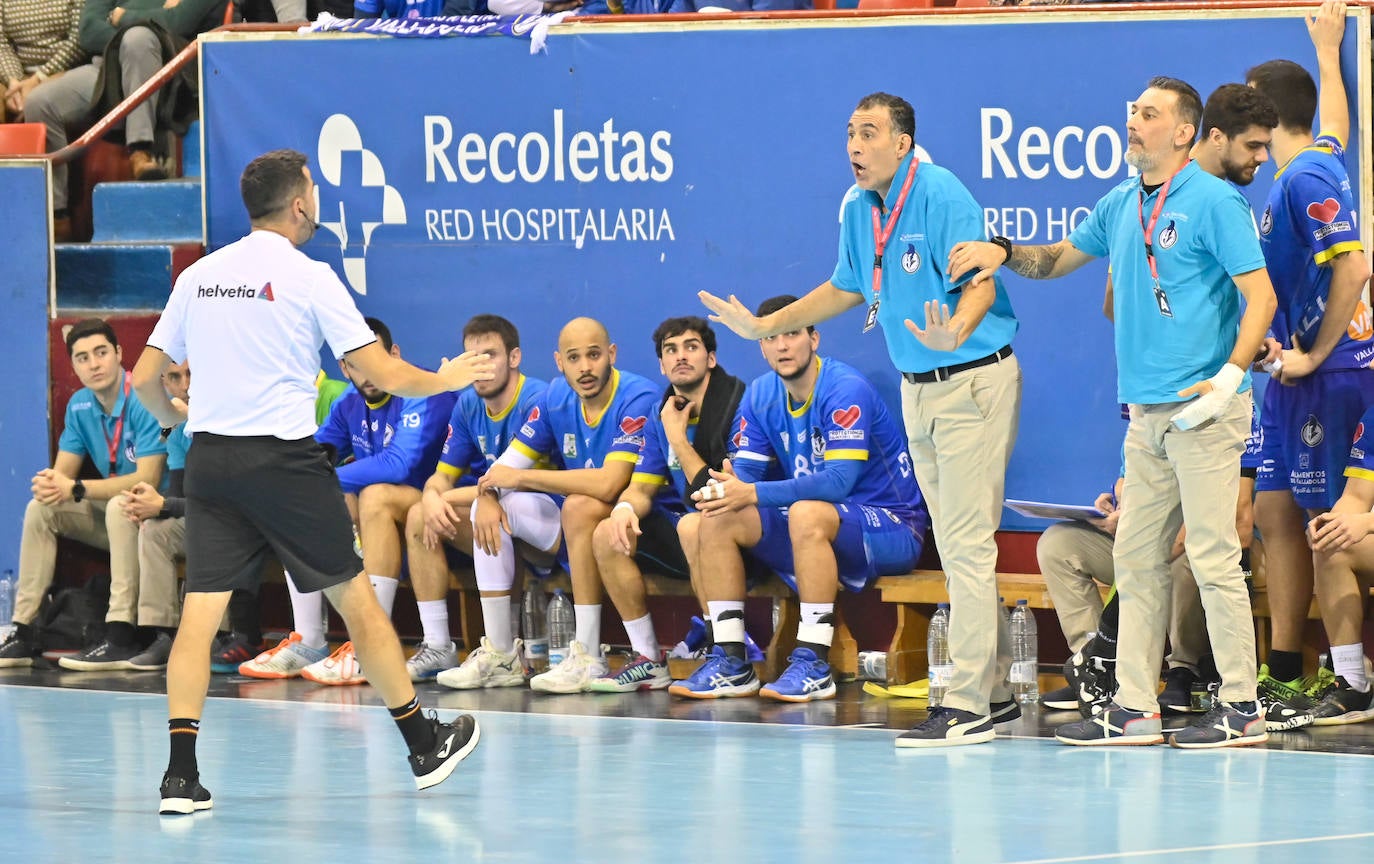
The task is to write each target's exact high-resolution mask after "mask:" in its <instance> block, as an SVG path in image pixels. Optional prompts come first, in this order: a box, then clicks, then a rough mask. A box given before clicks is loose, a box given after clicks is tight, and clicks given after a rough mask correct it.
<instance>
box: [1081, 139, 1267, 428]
mask: <svg viewBox="0 0 1374 864" xmlns="http://www.w3.org/2000/svg"><path fill="white" fill-rule="evenodd" d="M1140 190H1141V185H1140V178H1139V177H1134V178H1131V179H1129V180H1125V181H1123V182H1122V183H1121V184H1120V185H1118V186H1117V187H1116V188H1115V189H1113V190H1112V191H1110V192H1108V193H1107V194H1106V195H1104V196H1102V199H1101V200H1099V201H1098V202H1097V205H1096V206H1095V207H1093V210H1092V212H1091V213H1090V214H1088V216H1087V217H1086V218H1085V219H1084V220H1083V221H1082V222H1080V223H1079V225H1078V227H1077V228H1075V229H1074V230H1073V233H1071V234H1070V235H1069V242H1070V243H1072V244H1073V245H1074V247H1075V248H1077V249H1079V250H1081V251H1083V252H1084V253H1086V254H1088V255H1093V256H1096V257H1099V258H1101V257H1108V258H1109V259H1110V260H1111V265H1112V295H1113V300H1112V302H1113V311H1114V316H1115V319H1116V327H1115V330H1116V337H1115V338H1116V368H1117V400H1118V401H1120V402H1127V403H1130V404H1133V405H1154V404H1159V403H1162V402H1178V401H1180V399H1179V395H1178V391H1180V390H1183V389H1184V388H1187V387H1191V386H1192V385H1194V384H1196V383H1197V382H1199V381H1204V380H1206V379H1208V378H1211V377H1212V376H1213V375H1215V374H1216V373H1217V371H1218V370H1220V369H1221V367H1222V366H1224V365H1226V361H1227V360H1228V359H1229V358H1230V356H1231V351H1232V350H1233V349H1234V348H1235V346H1236V336H1237V334H1238V333H1239V332H1240V315H1241V299H1242V298H1241V294H1240V290H1239V289H1237V288H1236V284H1235V282H1234V281H1233V280H1232V277H1234V276H1240V275H1242V274H1245V273H1249V272H1251V271H1253V270H1258V269H1260V268H1261V267H1263V266H1264V254H1263V252H1261V250H1260V244H1259V237H1258V235H1256V233H1255V220H1254V217H1253V216H1252V215H1251V213H1250V205H1249V203H1248V202H1246V200H1245V199H1244V198H1243V197H1242V196H1241V194H1240V193H1239V192H1238V191H1236V188H1235V187H1234V186H1232V185H1231V184H1230V183H1227V182H1226V181H1225V180H1222V179H1219V178H1217V177H1213V176H1212V175H1211V174H1208V173H1207V172H1206V171H1203V170H1202V169H1200V168H1198V166H1197V163H1196V162H1189V163H1188V165H1187V166H1185V167H1184V168H1183V170H1182V171H1180V172H1179V173H1178V174H1177V175H1175V177H1174V179H1173V183H1172V184H1170V188H1169V191H1168V194H1167V195H1166V196H1165V201H1164V208H1163V209H1162V210H1161V211H1160V213H1159V218H1158V220H1157V221H1156V223H1155V226H1154V244H1153V245H1154V251H1155V264H1156V266H1157V267H1158V268H1159V284H1160V288H1161V289H1163V291H1164V293H1165V295H1166V296H1167V298H1168V306H1169V310H1170V312H1171V313H1172V315H1165V314H1164V313H1163V312H1161V311H1160V304H1159V303H1158V302H1157V301H1156V299H1155V292H1154V279H1153V277H1152V276H1151V275H1150V265H1149V262H1148V261H1147V260H1146V258H1145V236H1144V233H1145V232H1144V229H1143V228H1142V227H1141V209H1142V205H1141V203H1140ZM1160 191H1162V190H1159V189H1157V190H1155V191H1154V192H1153V193H1151V194H1150V195H1147V196H1146V197H1145V202H1144V204H1143V209H1144V216H1145V222H1146V223H1147V224H1148V223H1149V221H1150V214H1151V213H1152V212H1153V211H1154V207H1155V203H1156V201H1157V200H1158V197H1159V193H1160ZM1249 389H1250V373H1249V371H1247V372H1246V373H1245V379H1244V381H1242V382H1241V387H1240V390H1241V392H1245V391H1246V390H1249Z"/></svg>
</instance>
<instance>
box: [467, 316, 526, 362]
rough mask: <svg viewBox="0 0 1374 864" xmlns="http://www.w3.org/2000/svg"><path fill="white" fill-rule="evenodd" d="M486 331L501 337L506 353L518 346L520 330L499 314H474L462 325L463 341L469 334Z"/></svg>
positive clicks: (484, 333)
mask: <svg viewBox="0 0 1374 864" xmlns="http://www.w3.org/2000/svg"><path fill="white" fill-rule="evenodd" d="M488 333H495V334H496V335H497V336H499V337H501V344H502V345H505V346H506V351H507V352H508V353H509V352H511V351H514V350H515V349H516V348H519V347H520V331H519V330H516V329H515V325H514V324H512V323H510V321H507V320H506V319H505V318H502V317H501V316H500V315H474V316H472V317H471V318H469V319H468V323H466V324H464V325H463V341H464V342H466V341H467V339H468V337H469V336H485V335H487V334H488Z"/></svg>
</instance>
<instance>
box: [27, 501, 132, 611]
mask: <svg viewBox="0 0 1374 864" xmlns="http://www.w3.org/2000/svg"><path fill="white" fill-rule="evenodd" d="M122 498H123V496H122V495H121V496H116V497H115V498H113V499H112V500H110V501H91V500H86V501H82V502H80V503H77V502H75V501H64V502H62V503H61V504H57V505H54V506H48V505H47V504H40V503H38V502H37V501H29V506H28V508H27V509H25V510H24V534H23V539H22V540H21V541H20V546H19V585H18V586H17V589H16V592H15V598H14V623H16V624H32V623H33V622H34V619H35V618H37V617H38V607H39V606H41V605H42V603H43V596H44V595H45V594H47V593H48V588H49V586H51V585H52V580H53V572H54V570H55V569H56V567H57V538H58V537H68V538H70V539H72V540H77V541H79V542H81V543H85V544H86V545H87V546H94V547H95V548H97V549H108V550H109V552H110V609H109V612H108V613H106V615H105V620H106V621H124V622H127V623H129V624H134V623H137V621H136V619H137V613H138V525H136V524H134V523H133V522H130V521H129V520H128V519H127V518H125V516H124V511H123V509H122V508H121V507H120V506H119V502H120V500H121V499H122Z"/></svg>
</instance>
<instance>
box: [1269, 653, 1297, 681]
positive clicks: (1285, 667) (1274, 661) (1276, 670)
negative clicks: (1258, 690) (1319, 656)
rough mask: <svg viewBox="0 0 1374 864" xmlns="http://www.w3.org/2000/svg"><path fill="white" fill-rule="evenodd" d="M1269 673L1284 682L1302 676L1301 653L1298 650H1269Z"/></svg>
mask: <svg viewBox="0 0 1374 864" xmlns="http://www.w3.org/2000/svg"><path fill="white" fill-rule="evenodd" d="M1268 666H1269V675H1270V677H1272V678H1274V679H1275V680H1276V681H1283V682H1285V683H1287V682H1289V681H1294V680H1296V679H1298V678H1301V677H1302V654H1301V653H1300V652H1298V651H1270V652H1269V663H1268Z"/></svg>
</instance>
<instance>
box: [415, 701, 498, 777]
mask: <svg viewBox="0 0 1374 864" xmlns="http://www.w3.org/2000/svg"><path fill="white" fill-rule="evenodd" d="M429 719H430V722H431V723H433V724H434V747H432V748H431V749H430V750H428V751H426V752H424V753H412V754H411V755H410V770H411V773H413V774H414V775H415V788H416V789H428V788H429V787H431V786H437V785H439V784H440V783H442V782H444V781H445V780H447V779H448V777H449V775H450V774H452V773H453V769H454V768H457V767H458V763H459V762H462V761H463V760H464V759H466V758H467V756H468V754H469V753H471V752H472V751H473V749H474V748H475V747H476V746H477V741H478V740H479V739H480V738H481V737H482V730H481V729H480V728H478V726H477V718H476V717H473V716H472V715H471V714H459V715H458V716H457V717H455V718H454V719H453V722H452V723H440V722H439V718H437V717H435V716H434V715H433V714H431V715H430V718H429Z"/></svg>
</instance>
